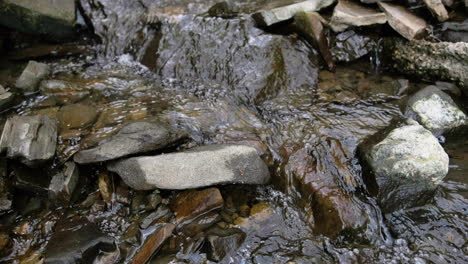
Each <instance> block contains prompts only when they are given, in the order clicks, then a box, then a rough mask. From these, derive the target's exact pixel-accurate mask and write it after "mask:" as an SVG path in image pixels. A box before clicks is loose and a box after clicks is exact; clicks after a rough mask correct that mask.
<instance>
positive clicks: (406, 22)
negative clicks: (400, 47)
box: [378, 2, 427, 40]
mask: <svg viewBox="0 0 468 264" xmlns="http://www.w3.org/2000/svg"><path fill="white" fill-rule="evenodd" d="M378 4H379V6H380V8H381V9H382V10H383V11H385V14H386V15H387V20H388V24H390V26H391V27H392V28H393V29H394V30H395V31H397V32H398V33H400V35H402V36H403V37H405V38H406V39H408V40H413V39H420V38H422V37H423V36H424V35H425V34H426V33H427V32H426V27H427V23H426V21H424V19H422V18H420V17H418V16H416V15H414V14H413V13H411V12H410V11H408V10H406V9H405V8H404V7H402V6H398V5H393V4H388V3H384V2H378Z"/></svg>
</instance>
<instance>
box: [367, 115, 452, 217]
mask: <svg viewBox="0 0 468 264" xmlns="http://www.w3.org/2000/svg"><path fill="white" fill-rule="evenodd" d="M364 155H365V156H364V157H365V160H366V161H367V163H368V165H369V168H370V170H371V175H370V178H373V179H372V181H368V185H369V187H370V189H371V190H372V191H374V192H376V193H377V198H378V200H379V203H380V204H381V208H382V210H383V211H384V212H386V213H390V212H393V211H395V210H398V209H402V208H409V207H413V206H417V205H420V204H422V203H424V202H425V201H426V200H427V199H428V198H430V196H431V195H432V194H433V191H434V190H435V189H436V188H437V186H438V185H439V184H440V183H441V182H442V180H443V179H444V177H445V176H446V175H447V173H448V169H449V157H448V155H447V153H445V151H444V149H443V148H442V146H441V145H440V144H439V142H438V140H437V138H435V137H434V136H433V135H432V133H431V132H430V131H429V130H427V129H425V128H424V127H422V126H421V125H419V124H418V123H417V122H416V121H414V120H411V119H409V120H408V121H407V123H406V124H404V125H403V126H401V127H397V128H395V129H393V130H391V131H390V132H389V133H388V135H386V136H385V137H384V138H383V140H381V141H380V142H378V143H377V144H375V145H373V146H371V147H370V148H368V149H367V150H364Z"/></svg>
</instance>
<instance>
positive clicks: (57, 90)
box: [39, 80, 90, 105]
mask: <svg viewBox="0 0 468 264" xmlns="http://www.w3.org/2000/svg"><path fill="white" fill-rule="evenodd" d="M39 90H40V91H41V93H42V94H43V95H46V96H48V97H49V98H50V100H54V101H55V102H56V104H61V105H62V104H69V103H74V102H78V101H80V100H82V99H83V98H85V97H86V96H88V95H89V94H90V92H89V91H87V90H85V89H82V88H81V87H79V86H78V85H76V84H74V83H72V82H66V81H62V80H45V81H42V82H41V84H40V85H39Z"/></svg>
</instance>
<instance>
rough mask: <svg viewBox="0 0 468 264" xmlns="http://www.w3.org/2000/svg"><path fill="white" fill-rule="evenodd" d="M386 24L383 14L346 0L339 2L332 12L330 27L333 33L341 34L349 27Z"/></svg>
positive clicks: (385, 17)
mask: <svg viewBox="0 0 468 264" xmlns="http://www.w3.org/2000/svg"><path fill="white" fill-rule="evenodd" d="M386 22H387V16H386V15H385V13H382V12H378V11H376V10H374V9H371V8H367V7H364V6H362V5H359V4H356V3H353V2H350V1H347V0H340V1H338V4H337V5H336V6H335V9H334V10H333V15H332V17H331V21H330V27H331V28H332V30H333V31H335V32H342V31H344V30H346V29H347V28H348V27H350V26H356V27H362V26H370V25H375V24H385V23H386Z"/></svg>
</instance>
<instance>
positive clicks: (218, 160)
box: [108, 145, 270, 190]
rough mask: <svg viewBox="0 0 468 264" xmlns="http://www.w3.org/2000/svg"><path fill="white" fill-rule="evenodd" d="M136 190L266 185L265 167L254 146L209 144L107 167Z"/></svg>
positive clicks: (267, 174)
mask: <svg viewBox="0 0 468 264" xmlns="http://www.w3.org/2000/svg"><path fill="white" fill-rule="evenodd" d="M108 169H109V170H110V171H113V172H116V173H117V174H119V175H120V177H122V179H123V180H124V181H125V183H126V184H127V185H128V186H130V187H131V188H133V189H136V190H151V189H170V190H183V189H193V188H199V187H205V186H210V185H217V184H265V183H267V182H268V181H269V179H270V174H269V171H268V167H267V166H266V165H265V163H264V162H263V160H262V159H261V158H260V157H259V156H258V154H257V151H256V149H255V148H253V147H249V146H242V145H208V146H202V147H196V148H193V149H190V150H188V151H184V152H179V153H171V154H162V155H158V156H148V157H135V158H129V159H125V160H122V161H117V162H114V163H111V164H109V165H108Z"/></svg>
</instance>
